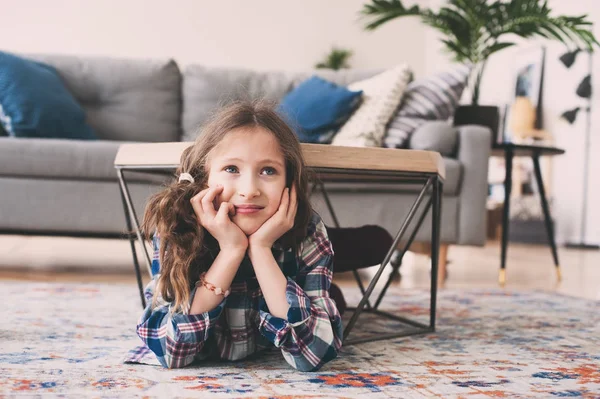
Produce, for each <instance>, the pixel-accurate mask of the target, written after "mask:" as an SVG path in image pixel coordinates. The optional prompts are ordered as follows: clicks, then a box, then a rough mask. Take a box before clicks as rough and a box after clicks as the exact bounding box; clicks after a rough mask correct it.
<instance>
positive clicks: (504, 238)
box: [498, 149, 513, 285]
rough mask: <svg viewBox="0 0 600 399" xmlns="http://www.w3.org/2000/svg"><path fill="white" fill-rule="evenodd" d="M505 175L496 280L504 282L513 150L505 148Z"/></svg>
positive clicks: (502, 283)
mask: <svg viewBox="0 0 600 399" xmlns="http://www.w3.org/2000/svg"><path fill="white" fill-rule="evenodd" d="M504 162H505V164H506V165H505V174H506V175H505V177H504V209H503V211H502V253H501V255H500V274H499V276H498V282H499V283H500V284H501V285H504V283H506V250H507V249H508V248H507V247H508V225H509V217H510V193H511V190H512V167H513V152H512V150H510V149H507V150H506V152H505V155H504Z"/></svg>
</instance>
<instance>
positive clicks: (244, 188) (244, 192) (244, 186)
mask: <svg viewBox="0 0 600 399" xmlns="http://www.w3.org/2000/svg"><path fill="white" fill-rule="evenodd" d="M238 194H239V195H240V197H244V198H246V199H248V198H254V197H258V196H259V195H260V190H259V189H258V185H257V184H256V180H255V179H254V178H252V177H247V178H245V179H241V181H240V182H239V186H238Z"/></svg>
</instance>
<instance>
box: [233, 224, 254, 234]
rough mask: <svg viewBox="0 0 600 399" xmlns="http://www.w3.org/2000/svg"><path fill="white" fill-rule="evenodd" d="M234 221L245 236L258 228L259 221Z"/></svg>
mask: <svg viewBox="0 0 600 399" xmlns="http://www.w3.org/2000/svg"><path fill="white" fill-rule="evenodd" d="M234 223H235V224H236V225H237V226H238V227H239V228H240V230H242V232H243V233H244V234H246V235H247V236H250V235H252V234H254V233H255V232H256V230H258V228H259V227H260V224H259V223H248V222H245V223H244V221H238V222H234Z"/></svg>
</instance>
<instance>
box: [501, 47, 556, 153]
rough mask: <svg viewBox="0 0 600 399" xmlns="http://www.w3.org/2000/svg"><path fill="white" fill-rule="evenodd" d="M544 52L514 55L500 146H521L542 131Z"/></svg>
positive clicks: (533, 49)
mask: <svg viewBox="0 0 600 399" xmlns="http://www.w3.org/2000/svg"><path fill="white" fill-rule="evenodd" d="M545 58H546V48H545V47H544V46H542V45H537V46H531V47H526V48H523V49H521V50H519V51H518V52H517V54H516V55H515V57H514V62H513V65H512V83H511V87H512V89H511V92H510V96H511V97H510V101H509V103H508V105H507V106H506V109H505V115H504V124H503V125H504V126H503V134H502V137H503V140H502V141H503V142H505V143H507V142H508V143H512V142H522V141H523V137H524V136H530V137H536V132H540V131H541V129H542V99H543V83H544V67H545Z"/></svg>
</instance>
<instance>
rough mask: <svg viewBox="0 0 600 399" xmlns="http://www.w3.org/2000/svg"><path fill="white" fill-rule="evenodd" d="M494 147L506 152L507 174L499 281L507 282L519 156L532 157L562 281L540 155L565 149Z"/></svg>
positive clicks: (514, 146)
mask: <svg viewBox="0 0 600 399" xmlns="http://www.w3.org/2000/svg"><path fill="white" fill-rule="evenodd" d="M493 149H497V150H501V151H503V152H504V154H503V155H504V162H505V176H504V205H503V209H502V240H501V243H500V246H501V253H500V273H499V275H498V282H499V283H500V284H501V285H504V284H505V283H506V254H507V252H508V241H509V224H510V197H511V192H512V183H513V182H512V171H513V159H514V158H515V157H517V156H524V157H531V160H532V161H533V168H534V174H535V181H536V185H537V187H538V191H539V195H540V202H541V206H542V212H543V214H544V225H545V227H546V233H547V236H548V243H549V245H550V250H551V252H552V260H553V261H554V267H555V270H556V276H557V280H558V281H561V279H562V276H561V271H560V263H559V261H558V250H557V247H556V240H555V237H554V226H553V224H552V216H551V215H550V207H549V206H548V199H547V198H546V189H545V187H544V180H543V178H542V171H541V167H540V157H541V156H544V155H547V156H549V155H560V154H563V153H564V150H561V149H558V148H554V147H542V146H535V145H519V144H512V143H507V144H503V145H498V146H495V147H494V148H493ZM519 150H526V151H527V152H526V155H519V153H518V152H519Z"/></svg>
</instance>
